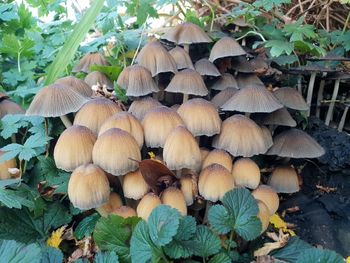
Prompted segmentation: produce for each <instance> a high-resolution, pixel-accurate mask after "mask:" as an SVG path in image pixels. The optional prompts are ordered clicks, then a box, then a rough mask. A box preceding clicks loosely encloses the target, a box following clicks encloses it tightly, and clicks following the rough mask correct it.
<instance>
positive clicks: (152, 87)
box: [117, 65, 159, 97]
mask: <svg viewBox="0 0 350 263" xmlns="http://www.w3.org/2000/svg"><path fill="white" fill-rule="evenodd" d="M117 84H118V85H119V86H120V87H121V88H122V89H125V90H126V95H127V96H133V97H140V96H145V95H147V94H150V93H152V92H158V91H159V88H158V87H157V85H156V83H155V82H154V80H153V78H152V75H151V72H149V70H148V69H146V68H145V67H142V66H139V65H133V66H128V67H126V68H125V69H124V70H123V71H122V72H121V73H120V75H119V77H118V80H117Z"/></svg>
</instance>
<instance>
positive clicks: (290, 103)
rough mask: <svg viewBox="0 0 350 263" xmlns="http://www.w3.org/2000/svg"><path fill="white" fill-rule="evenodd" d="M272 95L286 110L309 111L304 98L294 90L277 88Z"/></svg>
mask: <svg viewBox="0 0 350 263" xmlns="http://www.w3.org/2000/svg"><path fill="white" fill-rule="evenodd" d="M273 94H274V95H275V96H276V98H277V99H278V100H279V101H280V102H281V103H282V104H283V105H284V106H286V107H287V108H290V109H294V110H302V111H305V110H308V109H309V106H308V105H307V104H306V101H305V99H304V97H303V96H302V95H301V94H300V93H299V92H298V91H297V90H296V89H293V88H289V87H284V88H279V89H276V90H274V91H273Z"/></svg>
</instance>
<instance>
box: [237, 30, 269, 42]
mask: <svg viewBox="0 0 350 263" xmlns="http://www.w3.org/2000/svg"><path fill="white" fill-rule="evenodd" d="M249 34H253V35H257V36H259V37H260V38H261V39H262V41H264V42H266V39H265V37H264V36H263V35H262V34H261V33H258V32H256V31H248V32H247V33H245V34H244V35H243V36H240V37H239V38H236V41H238V40H241V39H242V38H245V37H246V36H248V35H249Z"/></svg>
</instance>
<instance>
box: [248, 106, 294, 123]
mask: <svg viewBox="0 0 350 263" xmlns="http://www.w3.org/2000/svg"><path fill="white" fill-rule="evenodd" d="M253 119H255V120H257V122H258V123H261V124H264V125H281V126H288V127H295V126H297V123H296V121H295V120H294V119H293V117H292V116H291V115H290V113H289V112H288V110H287V109H286V108H284V107H283V108H281V109H278V110H276V111H273V112H271V113H262V114H256V115H254V117H253Z"/></svg>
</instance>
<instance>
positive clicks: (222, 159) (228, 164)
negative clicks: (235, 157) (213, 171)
mask: <svg viewBox="0 0 350 263" xmlns="http://www.w3.org/2000/svg"><path fill="white" fill-rule="evenodd" d="M214 163H216V164H220V165H222V166H223V167H225V168H226V169H227V170H228V171H231V170H232V158H231V156H230V155H229V154H228V153H227V152H225V151H224V150H218V149H214V150H212V151H210V152H209V154H208V155H207V157H206V158H205V159H204V161H203V163H202V170H203V169H204V168H205V167H207V166H209V165H211V164H214Z"/></svg>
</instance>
